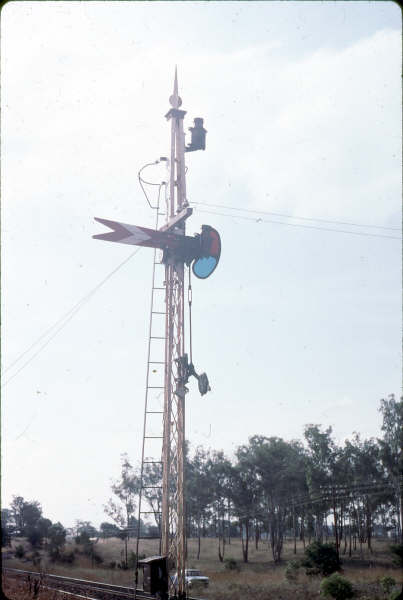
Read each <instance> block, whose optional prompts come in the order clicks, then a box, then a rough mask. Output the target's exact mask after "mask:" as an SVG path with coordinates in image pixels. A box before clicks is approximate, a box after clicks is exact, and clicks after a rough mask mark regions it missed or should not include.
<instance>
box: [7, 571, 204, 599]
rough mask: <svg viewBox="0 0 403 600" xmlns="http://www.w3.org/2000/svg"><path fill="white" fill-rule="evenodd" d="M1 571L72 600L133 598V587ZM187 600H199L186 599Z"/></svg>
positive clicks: (141, 595) (140, 593)
mask: <svg viewBox="0 0 403 600" xmlns="http://www.w3.org/2000/svg"><path fill="white" fill-rule="evenodd" d="M2 571H3V573H4V574H5V575H7V576H9V577H14V578H18V579H24V580H25V581H26V582H27V584H29V583H31V585H35V581H37V582H39V583H40V586H41V587H42V588H46V589H55V590H58V591H60V592H63V593H65V594H68V595H69V596H71V597H72V598H73V597H74V598H85V599H86V600H123V599H124V598H128V599H129V598H130V599H133V598H134V587H126V586H123V585H114V584H112V583H103V582H102V581H89V580H88V579H76V578H74V577H65V576H63V575H52V574H50V573H46V574H45V573H38V572H36V571H24V570H22V569H13V568H11V567H3V568H2ZM36 585H38V583H37V584H36ZM136 596H137V598H138V599H139V600H147V599H148V600H152V599H154V596H152V595H151V594H147V592H144V591H143V590H137V594H136ZM188 600H201V599H200V598H188Z"/></svg>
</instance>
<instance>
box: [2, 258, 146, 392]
mask: <svg viewBox="0 0 403 600" xmlns="http://www.w3.org/2000/svg"><path fill="white" fill-rule="evenodd" d="M140 250H141V247H139V248H136V249H135V250H134V252H132V253H131V254H129V256H128V257H127V258H125V260H123V261H122V262H121V263H119V264H118V265H117V267H115V268H114V269H113V270H112V271H111V272H110V273H108V275H107V276H106V277H104V279H102V281H100V282H99V283H98V284H97V285H96V286H95V287H94V288H93V289H92V290H91V291H89V292H88V294H86V295H85V296H84V297H83V298H81V300H79V301H78V302H77V303H76V304H75V305H74V306H73V307H72V308H71V309H70V310H69V311H67V313H65V314H64V315H63V316H62V317H61V318H60V319H58V320H57V321H56V323H54V324H53V325H52V326H51V327H49V328H48V329H47V330H46V331H45V332H44V333H43V334H42V335H41V336H40V337H39V338H38V339H37V340H35V342H33V343H32V344H31V345H30V346H29V347H28V348H27V349H26V350H24V352H22V353H21V354H20V355H19V356H18V357H17V358H16V359H15V360H14V361H13V362H12V363H11V364H10V365H8V367H7V368H6V369H5V370H4V372H6V371H8V370H9V369H11V367H13V366H14V365H15V364H16V363H17V362H19V361H20V360H21V359H22V358H23V357H24V356H25V355H26V354H27V353H28V352H29V351H30V350H31V349H32V348H34V347H35V346H36V345H37V344H38V343H39V342H40V341H41V340H43V339H44V338H45V337H46V336H47V335H48V334H49V333H50V332H51V331H52V330H53V329H55V328H56V331H55V332H54V333H53V334H52V335H51V336H50V337H49V338H48V339H47V340H46V342H44V343H43V344H42V345H41V346H40V347H39V349H38V350H37V351H36V352H35V353H34V354H33V355H32V356H31V357H30V358H29V359H28V360H27V361H26V362H24V363H23V365H22V366H21V367H20V368H19V369H18V370H17V371H16V372H15V373H14V374H13V375H11V377H9V378H8V379H7V380H6V381H5V382H4V383H3V384H2V385H1V387H2V388H3V387H5V386H6V385H7V384H8V383H9V382H10V381H11V380H12V379H14V377H16V376H17V375H18V374H19V373H20V372H21V371H22V370H23V369H25V367H27V366H28V365H29V363H30V362H31V361H32V360H34V358H35V357H36V356H38V354H40V352H42V350H43V349H44V348H46V346H47V345H48V344H49V343H50V342H51V341H52V340H53V339H54V338H55V337H56V335H57V334H58V333H59V331H61V330H62V329H64V327H65V326H66V325H67V323H69V321H71V319H72V318H73V317H74V315H76V313H78V311H79V310H80V309H81V308H82V307H83V306H84V304H86V303H87V302H88V301H89V300H90V298H91V297H92V296H93V295H94V294H95V293H96V292H97V291H98V290H99V289H100V288H101V287H102V286H103V285H104V284H105V283H106V282H107V281H108V280H109V279H110V278H111V277H112V276H113V275H114V274H115V273H116V272H117V271H119V269H121V268H122V267H123V265H125V264H126V263H127V262H129V260H131V259H132V258H133V256H135V255H136V254H137V253H138V252H139V251H140ZM58 325H60V326H59V327H58Z"/></svg>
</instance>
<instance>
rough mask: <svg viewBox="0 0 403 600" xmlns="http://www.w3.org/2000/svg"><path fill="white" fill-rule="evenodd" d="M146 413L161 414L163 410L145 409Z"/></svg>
mask: <svg viewBox="0 0 403 600" xmlns="http://www.w3.org/2000/svg"><path fill="white" fill-rule="evenodd" d="M146 413H147V415H163V414H164V411H163V410H146Z"/></svg>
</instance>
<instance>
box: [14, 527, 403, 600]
mask: <svg viewBox="0 0 403 600" xmlns="http://www.w3.org/2000/svg"><path fill="white" fill-rule="evenodd" d="M20 543H22V544H23V545H24V546H25V547H26V549H27V552H28V554H30V553H31V551H30V550H29V544H27V543H26V542H25V541H24V540H14V541H13V546H14V547H15V546H16V545H17V544H20ZM389 545H390V542H382V541H376V542H374V552H373V553H372V554H370V553H369V552H368V551H367V550H365V551H364V552H363V556H362V557H361V556H360V554H359V552H357V553H356V554H355V555H354V556H353V557H351V558H349V557H348V556H347V555H344V556H343V555H342V560H343V575H344V576H345V577H347V578H348V579H350V581H351V582H352V583H353V585H354V588H355V590H356V592H357V594H356V597H357V598H361V599H362V600H364V598H365V599H366V600H383V599H384V598H385V596H384V595H383V594H382V591H381V587H380V585H379V580H380V578H381V577H383V576H384V575H392V576H393V577H394V578H395V580H396V581H397V582H398V583H400V584H401V583H402V574H401V572H400V571H399V569H397V568H396V567H394V566H393V563H392V557H391V554H390V552H389V550H388V548H389ZM74 547H75V544H74V543H68V544H66V550H71V549H73V548H74ZM95 548H96V552H97V553H98V554H99V555H100V556H102V558H103V563H102V564H101V565H98V566H94V567H92V565H91V560H90V559H89V558H88V557H86V556H84V555H81V554H78V555H77V556H76V559H75V562H74V564H73V565H65V564H58V563H51V562H50V561H49V560H48V559H47V558H46V553H45V552H43V551H42V552H41V554H42V561H41V569H42V570H44V571H45V572H47V573H55V574H59V575H65V576H69V577H77V578H79V579H89V580H95V581H105V582H108V583H115V584H120V585H128V586H131V585H133V570H127V571H125V570H122V569H117V568H115V569H111V568H109V564H110V562H112V561H116V562H120V561H121V560H122V559H123V552H124V545H123V542H122V541H121V540H119V539H117V538H111V539H107V540H101V539H100V540H99V541H98V543H97V544H96V547H95ZM5 550H6V551H7V549H5ZM131 550H133V551H135V550H136V542H135V540H130V541H129V544H128V552H130V551H131ZM140 552H141V553H144V554H145V555H146V556H150V555H152V554H157V553H158V541H157V540H142V541H141V544H140ZM302 556H303V548H302V545H298V546H297V554H296V555H294V553H293V544H292V543H291V542H289V543H286V544H285V547H284V554H283V561H282V563H281V564H279V565H276V564H274V562H273V560H272V557H271V552H270V549H269V548H268V545H267V542H260V544H259V549H258V550H256V549H255V547H254V544H253V545H252V544H251V546H250V554H249V562H248V563H247V564H245V563H243V562H242V547H241V542H240V540H239V539H233V540H231V544H227V545H226V548H225V558H229V557H231V558H234V559H235V560H236V561H237V562H238V566H239V567H240V570H239V571H228V570H226V569H225V566H224V564H223V563H220V562H219V560H218V553H217V540H215V539H210V538H206V539H202V542H201V555H200V560H197V540H194V539H190V540H189V541H188V567H189V568H197V569H200V570H201V571H202V572H203V574H205V575H207V576H208V577H209V578H210V586H209V588H207V589H206V590H203V591H202V592H200V593H197V595H201V596H203V597H204V598H207V599H208V600H241V599H242V600H245V599H247V600H248V599H249V598H250V599H251V600H252V599H253V600H308V599H310V600H316V599H317V600H319V599H320V598H323V597H322V596H320V595H319V585H320V581H321V579H320V578H318V577H308V576H307V575H305V573H304V569H302V568H301V569H299V574H298V579H297V581H296V582H293V583H291V582H289V581H287V580H286V578H285V568H286V564H287V561H288V560H293V559H295V558H297V559H298V558H302ZM3 564H4V566H10V567H11V566H13V567H15V568H20V569H26V570H32V571H35V570H38V567H35V566H33V564H32V561H29V560H26V559H25V560H24V559H22V560H21V559H20V560H18V559H16V558H9V559H6V560H4V561H3ZM194 593H195V595H196V592H194ZM10 598H11V597H10ZM21 598H23V596H21Z"/></svg>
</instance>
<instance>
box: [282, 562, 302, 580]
mask: <svg viewBox="0 0 403 600" xmlns="http://www.w3.org/2000/svg"><path fill="white" fill-rule="evenodd" d="M300 566H301V563H300V562H299V561H298V560H290V561H288V563H287V566H286V568H285V572H284V576H285V578H286V579H287V581H297V579H298V574H299V568H300Z"/></svg>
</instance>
